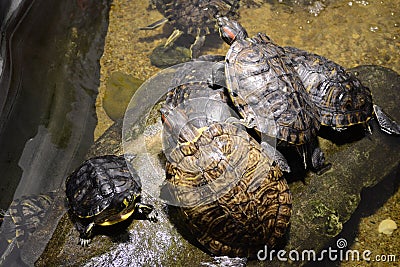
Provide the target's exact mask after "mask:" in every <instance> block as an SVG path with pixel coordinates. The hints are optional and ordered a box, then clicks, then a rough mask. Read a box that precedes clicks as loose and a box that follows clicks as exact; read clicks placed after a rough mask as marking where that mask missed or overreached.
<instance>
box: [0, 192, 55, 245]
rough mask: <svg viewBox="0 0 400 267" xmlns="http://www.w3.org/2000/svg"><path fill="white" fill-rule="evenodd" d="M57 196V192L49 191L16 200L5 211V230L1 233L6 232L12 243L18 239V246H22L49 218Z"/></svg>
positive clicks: (3, 227) (5, 234)
mask: <svg viewBox="0 0 400 267" xmlns="http://www.w3.org/2000/svg"><path fill="white" fill-rule="evenodd" d="M55 197H56V192H49V193H47V194H39V195H29V196H23V197H21V198H20V199H16V200H14V201H13V202H12V203H11V205H10V207H9V208H8V210H7V212H6V213H5V215H6V216H5V218H4V222H3V224H4V225H3V226H2V229H3V230H5V231H4V232H1V234H2V235H3V234H4V236H6V239H7V241H8V242H10V243H11V242H12V240H14V239H16V244H17V246H18V247H19V248H21V247H22V245H23V244H24V243H25V241H26V240H27V239H28V238H29V236H30V235H31V234H32V233H33V232H34V231H35V230H36V229H37V228H38V227H39V226H40V225H42V224H43V222H44V221H45V220H46V219H47V217H48V211H49V209H50V207H51V205H52V204H53V202H54V199H55Z"/></svg>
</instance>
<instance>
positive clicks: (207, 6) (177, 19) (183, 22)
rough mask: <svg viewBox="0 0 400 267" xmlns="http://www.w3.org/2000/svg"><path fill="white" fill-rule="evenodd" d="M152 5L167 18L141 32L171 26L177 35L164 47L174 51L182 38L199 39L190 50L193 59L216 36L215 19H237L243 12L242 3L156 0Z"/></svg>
mask: <svg viewBox="0 0 400 267" xmlns="http://www.w3.org/2000/svg"><path fill="white" fill-rule="evenodd" d="M152 4H153V5H155V7H156V8H157V10H158V11H159V12H160V13H161V14H162V15H163V16H164V17H165V18H164V19H161V20H159V21H156V22H154V23H152V24H150V25H148V26H146V27H142V28H140V29H141V30H152V29H155V28H157V27H159V26H161V25H163V24H164V23H166V22H169V23H171V24H172V25H173V27H174V31H173V32H172V34H171V35H170V37H169V38H168V40H167V42H166V43H165V45H164V46H165V47H170V46H171V45H172V44H174V42H175V41H176V40H177V39H178V38H179V37H180V36H181V35H182V34H189V35H191V36H194V37H195V38H196V39H195V41H194V43H193V44H192V45H191V47H190V51H191V57H192V58H196V57H197V56H198V55H199V53H200V48H201V47H202V46H203V44H204V41H205V36H206V35H208V34H210V33H213V32H215V27H214V25H215V20H214V17H215V16H217V15H220V16H228V17H236V16H237V14H236V11H237V9H238V8H239V0H192V1H186V0H154V1H152Z"/></svg>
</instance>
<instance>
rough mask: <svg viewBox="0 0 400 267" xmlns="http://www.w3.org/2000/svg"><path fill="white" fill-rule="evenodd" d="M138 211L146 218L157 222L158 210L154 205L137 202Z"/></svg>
mask: <svg viewBox="0 0 400 267" xmlns="http://www.w3.org/2000/svg"><path fill="white" fill-rule="evenodd" d="M136 208H137V212H138V213H139V214H140V215H143V216H144V217H145V218H146V219H148V220H149V221H152V222H157V221H158V219H157V215H158V214H157V212H156V211H154V207H153V206H152V205H150V204H143V203H137V204H136Z"/></svg>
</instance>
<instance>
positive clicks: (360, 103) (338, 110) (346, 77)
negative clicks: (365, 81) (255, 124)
mask: <svg viewBox="0 0 400 267" xmlns="http://www.w3.org/2000/svg"><path fill="white" fill-rule="evenodd" d="M285 51H286V52H287V53H288V55H289V56H290V58H291V60H292V62H293V65H294V68H295V70H296V72H297V73H298V74H299V77H300V79H301V81H302V82H303V84H304V87H305V88H306V90H307V92H308V93H309V95H310V98H311V101H312V102H313V103H314V104H315V106H316V107H317V108H318V111H319V114H320V121H321V124H322V125H325V126H330V127H334V128H335V129H340V128H345V127H348V126H351V125H354V124H360V123H366V122H367V121H368V120H369V119H371V117H372V114H373V107H372V95H371V91H370V90H369V88H368V87H365V86H363V85H362V84H361V82H360V81H359V80H358V79H357V78H356V77H355V76H354V75H353V74H351V73H349V72H346V70H345V69H344V68H343V67H341V66H340V65H338V64H336V63H335V62H333V61H330V60H328V59H327V58H325V57H322V56H319V55H316V54H313V53H309V52H306V51H303V50H300V49H298V48H294V47H285Z"/></svg>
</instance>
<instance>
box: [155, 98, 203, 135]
mask: <svg viewBox="0 0 400 267" xmlns="http://www.w3.org/2000/svg"><path fill="white" fill-rule="evenodd" d="M160 112H161V120H162V122H163V125H164V127H165V129H166V131H167V132H168V133H169V134H170V135H172V136H173V137H174V139H175V140H179V141H180V142H188V141H191V140H193V139H194V138H196V136H197V135H198V131H197V128H196V127H194V126H193V125H192V124H191V123H190V122H189V119H188V117H187V115H186V114H185V112H184V110H182V109H180V108H173V107H171V106H169V105H164V106H163V107H162V108H161V109H160Z"/></svg>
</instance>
